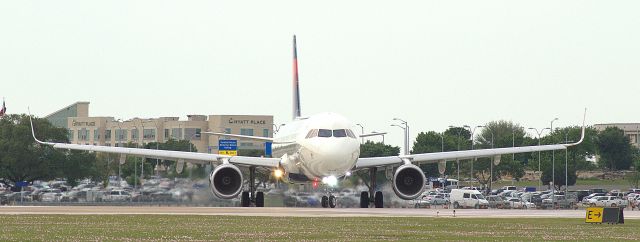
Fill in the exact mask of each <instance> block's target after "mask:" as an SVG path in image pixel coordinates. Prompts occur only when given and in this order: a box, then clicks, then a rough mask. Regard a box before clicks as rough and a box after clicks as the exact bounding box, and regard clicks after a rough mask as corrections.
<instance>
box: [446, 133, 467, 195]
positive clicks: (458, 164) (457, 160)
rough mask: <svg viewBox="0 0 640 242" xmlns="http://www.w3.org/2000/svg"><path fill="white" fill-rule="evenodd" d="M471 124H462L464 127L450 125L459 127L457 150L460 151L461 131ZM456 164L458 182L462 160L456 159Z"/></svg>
mask: <svg viewBox="0 0 640 242" xmlns="http://www.w3.org/2000/svg"><path fill="white" fill-rule="evenodd" d="M468 127H469V125H462V127H456V126H453V125H449V128H456V129H458V140H456V143H457V145H458V149H457V151H460V133H461V132H462V130H466V128H468ZM456 165H457V166H458V171H457V172H458V182H459V181H460V160H459V159H456Z"/></svg>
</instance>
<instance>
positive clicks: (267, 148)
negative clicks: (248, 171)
mask: <svg viewBox="0 0 640 242" xmlns="http://www.w3.org/2000/svg"><path fill="white" fill-rule="evenodd" d="M272 144H273V143H271V142H265V143H264V155H265V156H266V157H271V154H272V152H271V146H272Z"/></svg>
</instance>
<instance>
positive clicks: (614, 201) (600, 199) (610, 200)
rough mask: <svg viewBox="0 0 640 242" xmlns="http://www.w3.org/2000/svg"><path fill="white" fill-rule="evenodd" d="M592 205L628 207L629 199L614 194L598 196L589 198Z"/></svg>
mask: <svg viewBox="0 0 640 242" xmlns="http://www.w3.org/2000/svg"><path fill="white" fill-rule="evenodd" d="M589 202H590V205H591V206H598V207H626V206H627V205H628V204H629V201H627V200H623V199H620V198H618V197H614V196H597V197H594V198H592V199H590V200H589Z"/></svg>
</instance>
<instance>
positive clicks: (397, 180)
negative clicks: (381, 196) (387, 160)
mask: <svg viewBox="0 0 640 242" xmlns="http://www.w3.org/2000/svg"><path fill="white" fill-rule="evenodd" d="M426 182H427V178H426V177H425V176H424V173H423V172H422V170H421V169H420V167H417V166H415V165H402V166H400V167H398V169H397V170H396V173H395V174H394V175H393V191H394V192H396V195H398V197H400V198H402V199H405V200H411V199H415V198H417V197H418V196H420V194H422V192H423V191H424V185H425V184H426Z"/></svg>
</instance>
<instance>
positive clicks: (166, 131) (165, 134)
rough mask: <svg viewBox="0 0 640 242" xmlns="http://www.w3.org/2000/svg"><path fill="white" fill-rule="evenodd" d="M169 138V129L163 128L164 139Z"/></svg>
mask: <svg viewBox="0 0 640 242" xmlns="http://www.w3.org/2000/svg"><path fill="white" fill-rule="evenodd" d="M168 139H169V129H164V140H168Z"/></svg>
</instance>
